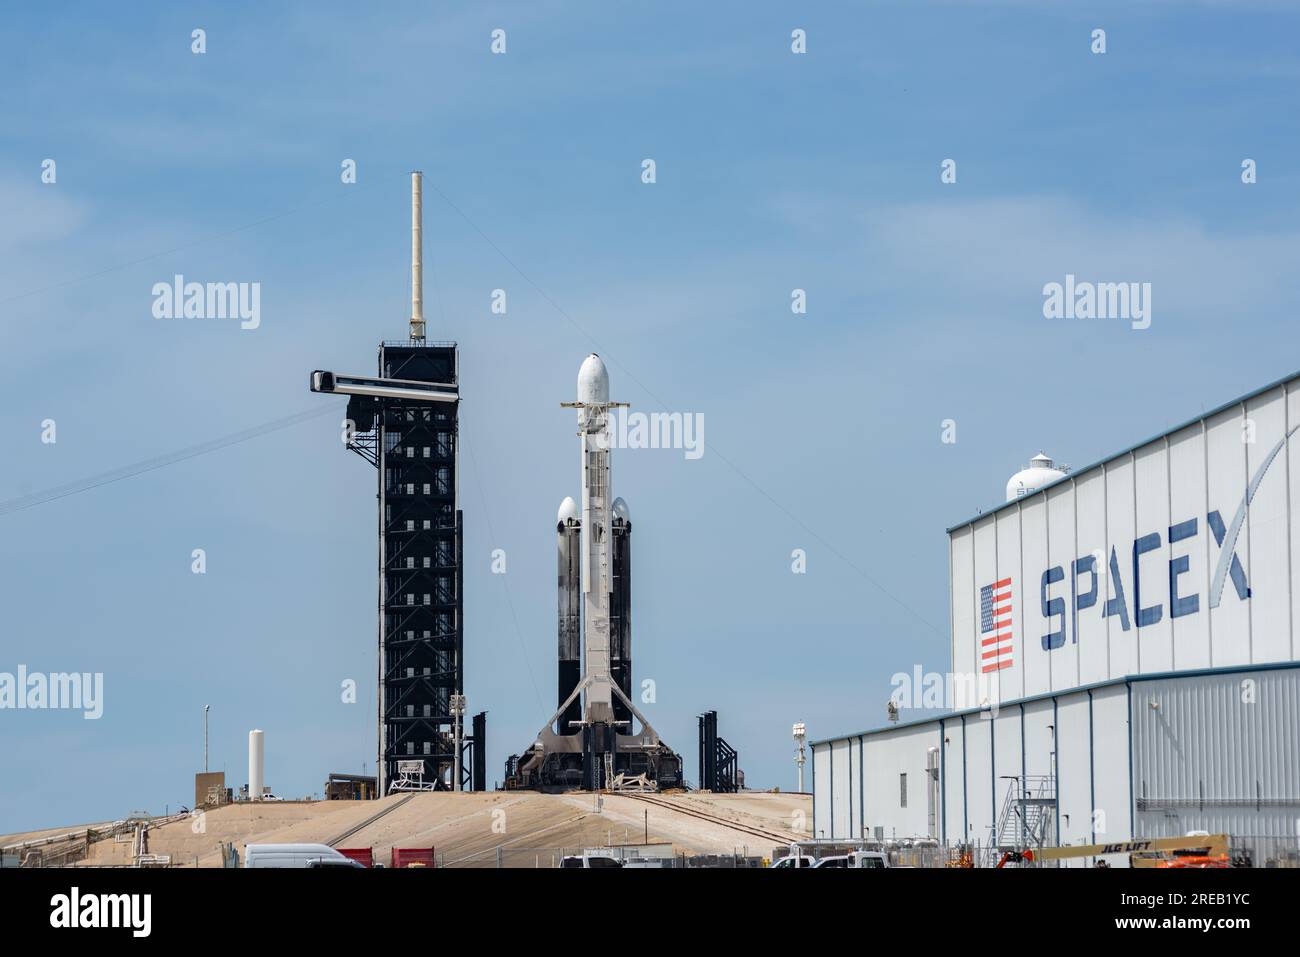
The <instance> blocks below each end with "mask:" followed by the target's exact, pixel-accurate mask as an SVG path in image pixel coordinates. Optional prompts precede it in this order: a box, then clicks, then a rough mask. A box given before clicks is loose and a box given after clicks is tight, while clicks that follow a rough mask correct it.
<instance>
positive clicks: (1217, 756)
mask: <svg viewBox="0 0 1300 957" xmlns="http://www.w3.org/2000/svg"><path fill="white" fill-rule="evenodd" d="M1132 709H1133V788H1134V793H1135V798H1136V802H1135V803H1136V809H1137V810H1136V814H1137V832H1138V836H1139V837H1161V836H1172V835H1179V834H1185V833H1187V832H1188V831H1190V830H1207V831H1212V832H1217V831H1220V830H1226V831H1228V832H1229V833H1231V834H1234V835H1237V836H1240V837H1242V838H1249V837H1266V838H1287V839H1290V840H1291V841H1293V842H1294V839H1295V838H1296V837H1297V826H1298V824H1297V822H1300V668H1282V669H1272V670H1262V671H1243V672H1236V673H1231V674H1210V675H1199V676H1188V677H1186V678H1167V679H1158V680H1148V681H1136V682H1133V685H1132ZM1248 843H1249V842H1248Z"/></svg>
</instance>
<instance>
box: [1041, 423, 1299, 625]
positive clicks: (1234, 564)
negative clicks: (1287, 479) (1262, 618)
mask: <svg viewBox="0 0 1300 957" xmlns="http://www.w3.org/2000/svg"><path fill="white" fill-rule="evenodd" d="M1297 429H1300V426H1296V428H1294V429H1292V430H1291V431H1290V432H1289V433H1287V435H1286V436H1285V437H1284V438H1282V439H1280V440H1279V441H1278V443H1277V444H1276V445H1275V446H1273V448H1272V449H1271V450H1270V451H1269V453H1268V455H1267V456H1266V457H1265V458H1264V461H1263V462H1262V463H1261V464H1260V466H1259V468H1258V469H1257V470H1256V471H1255V474H1254V475H1253V476H1252V477H1251V479H1250V482H1249V483H1248V484H1247V486H1246V491H1245V493H1244V494H1243V495H1242V498H1241V501H1240V502H1239V503H1238V505H1237V508H1236V511H1235V512H1234V513H1233V517H1232V522H1231V523H1230V524H1229V523H1225V522H1224V520H1223V516H1222V515H1221V514H1220V513H1219V511H1218V510H1217V509H1216V510H1214V511H1211V512H1209V513H1207V514H1206V516H1205V525H1206V526H1207V527H1208V528H1209V530H1210V534H1211V535H1213V536H1214V542H1215V544H1216V545H1217V546H1218V548H1219V554H1218V558H1217V559H1216V560H1215V562H1214V566H1213V572H1212V576H1211V578H1210V588H1209V593H1208V594H1206V595H1201V594H1199V593H1196V592H1192V591H1191V590H1190V588H1189V585H1190V581H1189V579H1188V578H1185V577H1184V576H1185V575H1186V574H1187V573H1188V571H1189V570H1190V568H1191V558H1190V557H1189V554H1188V553H1187V550H1188V549H1189V548H1190V545H1189V546H1183V547H1182V548H1180V549H1179V551H1180V552H1181V553H1180V554H1177V555H1174V554H1171V555H1170V558H1169V561H1168V563H1167V566H1168V567H1167V568H1161V567H1160V566H1157V565H1153V564H1152V562H1151V559H1144V558H1143V556H1144V555H1146V554H1147V553H1149V552H1154V551H1157V550H1159V549H1160V547H1161V545H1162V544H1163V542H1164V540H1165V539H1164V536H1165V535H1167V536H1168V543H1169V544H1170V546H1173V545H1175V544H1178V543H1181V542H1189V541H1190V540H1191V539H1194V538H1196V537H1197V536H1198V535H1199V534H1200V532H1201V524H1200V521H1199V516H1195V515H1194V516H1192V517H1191V518H1187V519H1185V520H1183V521H1181V522H1178V523H1176V524H1174V525H1170V526H1169V527H1168V528H1167V529H1164V530H1161V529H1156V530H1154V531H1151V532H1148V533H1147V534H1145V535H1141V536H1139V537H1138V538H1136V539H1135V540H1134V541H1133V545H1132V548H1131V551H1130V552H1129V555H1125V556H1123V558H1125V559H1130V560H1126V561H1122V560H1121V553H1120V552H1119V551H1118V550H1117V549H1116V548H1115V547H1114V546H1111V549H1110V558H1109V561H1107V559H1106V555H1105V553H1104V552H1100V551H1099V552H1097V553H1094V554H1090V555H1081V556H1080V557H1078V558H1076V559H1074V561H1073V562H1071V563H1070V568H1069V573H1068V575H1067V572H1066V569H1065V567H1063V566H1061V565H1053V566H1052V567H1051V568H1048V569H1047V570H1046V571H1044V572H1043V574H1042V576H1041V578H1040V579H1039V606H1040V608H1041V609H1042V615H1043V617H1044V618H1046V619H1047V621H1048V627H1049V628H1050V629H1051V630H1049V631H1048V633H1047V634H1045V635H1043V636H1042V637H1041V644H1042V646H1043V650H1044V651H1052V650H1054V649H1056V648H1060V647H1062V646H1063V645H1064V644H1065V642H1066V639H1067V637H1071V640H1073V641H1074V642H1076V643H1077V642H1078V640H1079V636H1078V624H1077V622H1078V617H1079V613H1080V612H1083V611H1086V610H1087V609H1090V608H1093V607H1095V606H1100V610H1101V617H1102V618H1118V619H1119V626H1120V629H1121V630H1122V631H1129V630H1130V629H1132V628H1133V627H1135V626H1136V627H1137V628H1145V627H1148V626H1151V625H1155V624H1158V623H1159V622H1160V621H1162V620H1163V619H1164V617H1165V614H1166V612H1167V613H1168V616H1169V617H1170V618H1171V619H1173V618H1182V617H1184V616H1186V615H1194V614H1197V613H1198V612H1200V610H1201V608H1202V605H1203V604H1204V605H1207V606H1208V607H1210V608H1218V607H1219V605H1220V603H1221V602H1222V599H1223V595H1224V592H1225V591H1226V590H1227V585H1228V583H1229V582H1231V583H1232V591H1233V593H1234V594H1236V596H1237V598H1238V599H1239V600H1241V601H1246V600H1247V599H1249V598H1250V596H1251V590H1250V583H1249V581H1248V580H1247V578H1246V569H1245V567H1244V566H1243V565H1242V562H1241V558H1240V557H1239V556H1238V554H1237V539H1238V536H1239V535H1240V533H1241V527H1242V524H1243V523H1244V522H1245V520H1246V515H1247V513H1248V511H1249V509H1250V503H1251V500H1252V499H1254V497H1255V493H1256V491H1258V489H1259V485H1260V483H1261V482H1262V481H1263V480H1264V476H1265V475H1267V474H1268V470H1269V466H1270V465H1272V463H1273V460H1274V459H1276V458H1277V456H1278V453H1279V452H1281V451H1282V449H1283V448H1284V447H1285V446H1286V443H1287V440H1288V439H1290V437H1291V436H1292V435H1294V434H1295V432H1296V430H1297ZM1162 531H1163V534H1162ZM1130 556H1131V558H1130ZM1067 580H1068V581H1069V598H1068V602H1069V604H1067V597H1066V596H1065V595H1056V594H1053V591H1054V587H1055V586H1058V585H1060V583H1062V582H1065V581H1067ZM1103 582H1106V583H1107V587H1105V588H1102V587H1101V585H1102V583H1103ZM1157 588H1164V589H1167V594H1168V602H1167V603H1165V602H1162V601H1153V602H1150V603H1148V599H1149V598H1150V597H1151V593H1152V592H1153V591H1154V590H1155V589H1157ZM1072 626H1073V628H1074V630H1075V634H1074V635H1073V636H1069V635H1068V632H1069V630H1070V628H1071V627H1072Z"/></svg>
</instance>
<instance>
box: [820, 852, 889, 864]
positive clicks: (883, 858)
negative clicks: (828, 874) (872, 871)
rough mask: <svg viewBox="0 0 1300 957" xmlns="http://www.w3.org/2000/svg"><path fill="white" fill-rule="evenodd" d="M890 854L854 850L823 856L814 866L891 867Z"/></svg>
mask: <svg viewBox="0 0 1300 957" xmlns="http://www.w3.org/2000/svg"><path fill="white" fill-rule="evenodd" d="M889 866H890V864H889V856H888V855H887V854H885V853H884V852H883V851H853V852H851V853H849V854H834V855H832V856H830V857H823V858H822V859H821V860H820V861H818V862H817V863H816V864H814V865H813V867H889Z"/></svg>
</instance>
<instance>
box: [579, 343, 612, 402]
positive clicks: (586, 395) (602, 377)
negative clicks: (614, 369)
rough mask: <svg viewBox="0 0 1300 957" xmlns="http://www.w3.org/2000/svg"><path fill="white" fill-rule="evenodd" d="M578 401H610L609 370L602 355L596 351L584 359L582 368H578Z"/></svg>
mask: <svg viewBox="0 0 1300 957" xmlns="http://www.w3.org/2000/svg"><path fill="white" fill-rule="evenodd" d="M578 401H579V402H586V403H596V402H608V401H609V372H608V371H607V370H606V369H605V363H604V362H602V361H601V358H600V356H598V355H596V353H594V352H593V353H592V354H591V355H589V356H587V358H586V359H584V360H583V363H582V368H580V369H579V370H578Z"/></svg>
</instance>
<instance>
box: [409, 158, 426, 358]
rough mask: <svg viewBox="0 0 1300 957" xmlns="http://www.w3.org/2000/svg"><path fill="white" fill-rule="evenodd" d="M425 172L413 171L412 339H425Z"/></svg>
mask: <svg viewBox="0 0 1300 957" xmlns="http://www.w3.org/2000/svg"><path fill="white" fill-rule="evenodd" d="M423 184H424V174H423V173H422V172H420V171H419V170H418V169H417V170H415V171H414V172H412V173H411V339H412V340H414V341H416V342H423V341H424V235H423V230H424V210H423V208H422V205H421V195H422V192H423Z"/></svg>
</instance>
